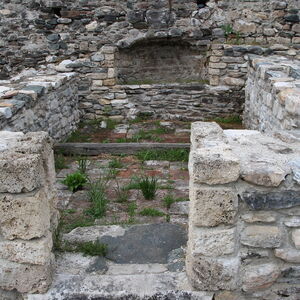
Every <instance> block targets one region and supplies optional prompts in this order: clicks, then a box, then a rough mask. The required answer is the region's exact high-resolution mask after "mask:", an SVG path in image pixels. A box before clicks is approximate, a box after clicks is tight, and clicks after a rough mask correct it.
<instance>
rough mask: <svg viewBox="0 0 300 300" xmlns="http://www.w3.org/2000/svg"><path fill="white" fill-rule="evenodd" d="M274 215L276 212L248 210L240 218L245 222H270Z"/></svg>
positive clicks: (274, 219) (273, 219) (274, 218)
mask: <svg viewBox="0 0 300 300" xmlns="http://www.w3.org/2000/svg"><path fill="white" fill-rule="evenodd" d="M276 217H277V215H276V213H274V212H270V211H259V212H249V213H245V214H243V215H242V216H241V218H242V220H243V221H245V222H247V223H255V222H263V223H272V222H275V221H276Z"/></svg>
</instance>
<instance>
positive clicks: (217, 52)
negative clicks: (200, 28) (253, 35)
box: [208, 44, 300, 88]
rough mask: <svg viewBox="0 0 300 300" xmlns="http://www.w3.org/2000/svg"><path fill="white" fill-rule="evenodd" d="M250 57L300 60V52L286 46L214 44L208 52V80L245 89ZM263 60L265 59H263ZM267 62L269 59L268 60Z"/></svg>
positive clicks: (213, 83) (212, 82) (212, 83)
mask: <svg viewBox="0 0 300 300" xmlns="http://www.w3.org/2000/svg"><path fill="white" fill-rule="evenodd" d="M249 55H250V56H251V55H259V56H265V57H267V56H269V55H280V56H285V57H287V58H289V59H298V60H300V50H299V49H293V48H289V47H288V46H284V45H278V44H277V45H273V46H270V47H261V46H252V45H229V44H212V45H210V46H209V50H208V62H209V63H208V79H209V82H210V84H211V85H228V86H231V87H239V88H243V87H244V86H245V82H246V80H247V73H248V62H249V58H248V57H249ZM262 59H263V58H262ZM266 60H267V59H266Z"/></svg>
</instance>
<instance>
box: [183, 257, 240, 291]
mask: <svg viewBox="0 0 300 300" xmlns="http://www.w3.org/2000/svg"><path fill="white" fill-rule="evenodd" d="M239 265H240V260H239V258H237V257H235V258H227V259H221V258H207V257H201V256H197V257H196V256H192V255H191V254H188V256H187V260H186V267H187V275H188V278H189V281H190V283H191V285H192V286H193V287H194V288H195V289H197V290H204V291H217V290H235V289H236V288H237V281H238V270H239Z"/></svg>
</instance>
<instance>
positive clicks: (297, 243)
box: [292, 229, 300, 250]
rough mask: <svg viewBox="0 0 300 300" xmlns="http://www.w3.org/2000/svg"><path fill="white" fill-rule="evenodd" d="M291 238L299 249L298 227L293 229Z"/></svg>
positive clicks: (299, 235)
mask: <svg viewBox="0 0 300 300" xmlns="http://www.w3.org/2000/svg"><path fill="white" fill-rule="evenodd" d="M292 239H293V242H294V245H295V247H296V248H297V249H299V250H300V229H294V230H293V232H292Z"/></svg>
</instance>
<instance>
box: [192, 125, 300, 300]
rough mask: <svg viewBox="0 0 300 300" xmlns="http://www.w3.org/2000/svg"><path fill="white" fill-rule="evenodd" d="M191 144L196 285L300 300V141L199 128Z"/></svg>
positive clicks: (251, 295) (193, 277)
mask: <svg viewBox="0 0 300 300" xmlns="http://www.w3.org/2000/svg"><path fill="white" fill-rule="evenodd" d="M191 140H192V148H191V153H190V161H189V171H190V177H191V179H190V201H191V203H190V212H191V213H190V219H189V241H188V253H187V272H188V276H189V278H190V282H191V283H192V285H193V286H194V287H195V288H196V289H198V290H209V291H220V290H228V291H231V292H230V293H229V294H230V295H231V297H234V295H239V297H240V298H238V299H244V298H243V297H244V296H245V297H253V298H251V299H262V298H263V299H277V298H275V297H277V296H278V295H279V293H280V290H282V289H284V290H285V292H286V294H287V295H289V296H291V297H292V298H291V299H297V295H299V290H297V288H296V289H295V284H296V285H297V282H299V276H298V275H297V274H298V273H299V263H300V251H299V250H300V247H299V234H300V230H299V228H300V210H299V209H300V185H299V183H300V181H299V174H300V160H299V157H300V156H299V155H300V151H299V149H300V147H299V145H300V140H299V138H297V135H295V141H294V143H293V144H287V143H285V142H283V141H282V140H279V139H277V138H274V137H271V136H265V135H263V134H261V133H260V132H258V131H252V130H242V131H240V130H225V131H223V130H222V129H221V128H220V127H219V126H218V125H217V124H216V123H202V122H196V123H193V125H192V136H191ZM297 272H298V273H297ZM225 294H226V293H225V292H221V293H220V295H219V297H220V299H222V295H225ZM272 297H273V298H272Z"/></svg>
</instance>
